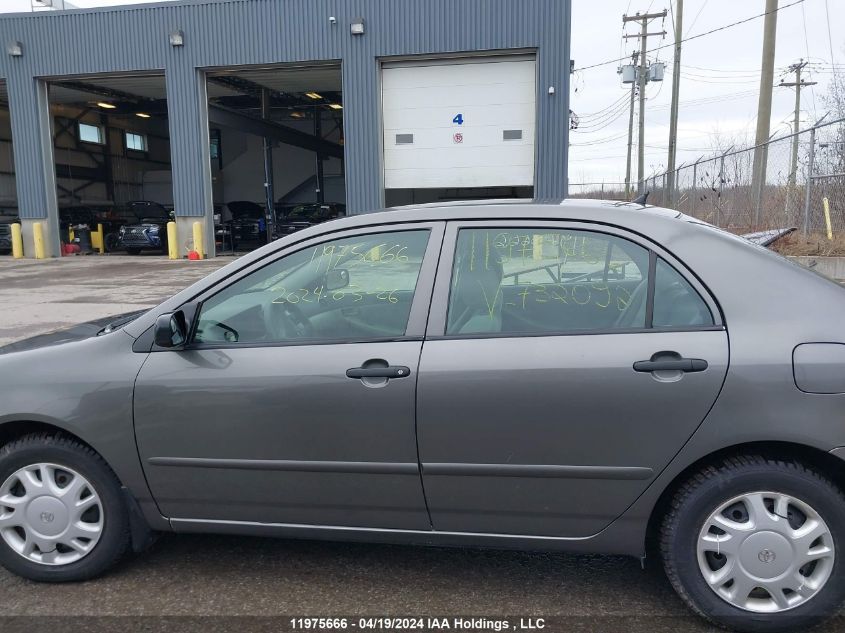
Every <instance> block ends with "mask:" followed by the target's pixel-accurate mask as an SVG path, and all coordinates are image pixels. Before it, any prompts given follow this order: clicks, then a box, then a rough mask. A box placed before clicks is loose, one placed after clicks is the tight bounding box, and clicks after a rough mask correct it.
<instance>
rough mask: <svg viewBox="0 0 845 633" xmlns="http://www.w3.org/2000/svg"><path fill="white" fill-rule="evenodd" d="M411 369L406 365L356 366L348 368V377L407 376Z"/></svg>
mask: <svg viewBox="0 0 845 633" xmlns="http://www.w3.org/2000/svg"><path fill="white" fill-rule="evenodd" d="M410 375H411V370H410V369H409V368H408V367H405V366H404V365H389V366H388V367H354V368H352V369H347V370H346V376H347V378H405V377H406V376H410Z"/></svg>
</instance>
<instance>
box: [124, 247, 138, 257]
mask: <svg viewBox="0 0 845 633" xmlns="http://www.w3.org/2000/svg"><path fill="white" fill-rule="evenodd" d="M126 253H127V254H129V255H140V254H141V249H140V248H127V249H126Z"/></svg>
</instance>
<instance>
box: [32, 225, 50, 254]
mask: <svg viewBox="0 0 845 633" xmlns="http://www.w3.org/2000/svg"><path fill="white" fill-rule="evenodd" d="M32 241H33V242H35V259H47V251H46V249H45V248H44V246H45V244H44V223H43V222H33V223H32Z"/></svg>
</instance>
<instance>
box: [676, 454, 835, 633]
mask: <svg viewBox="0 0 845 633" xmlns="http://www.w3.org/2000/svg"><path fill="white" fill-rule="evenodd" d="M754 491H770V492H780V493H785V494H788V495H791V496H792V497H794V498H796V499H800V500H801V501H803V502H804V503H806V504H808V505H809V506H810V507H812V508H813V509H815V511H816V512H818V513H819V515H821V517H822V518H823V519H824V522H825V523H826V524H827V526H828V528H829V530H830V532H831V536H832V538H833V543H834V552H835V554H834V563H833V569H832V572H831V575H830V577H829V578H828V580H827V582H826V583H825V585H824V586H823V587H822V588H821V589H820V590H819V592H818V593H817V594H816V595H815V596H813V597H811V598H810V599H808V600H807V601H806V602H804V603H803V604H800V605H798V606H795V607H793V608H791V609H788V610H785V611H782V612H780V613H770V614H764V613H755V612H751V611H746V610H743V609H740V608H738V607H735V606H733V605H732V604H730V603H729V602H727V601H726V600H723V599H722V598H721V597H720V596H719V595H717V594H716V592H715V591H714V590H713V589H711V588H710V586H709V585H708V584H707V582H706V581H705V580H704V577H703V576H702V573H701V570H700V569H699V564H698V559H697V550H696V545H697V540H698V535H699V532H700V531H701V529H702V526H703V525H704V522H705V521H706V520H707V519H708V517H709V516H710V514H711V513H712V512H713V511H715V510H716V509H717V508H718V507H719V505H721V504H723V503H725V502H727V501H729V500H731V499H733V498H734V497H737V496H739V495H742V494H745V493H749V492H754ZM843 547H845V495H843V493H842V491H841V490H840V489H839V488H838V487H837V486H836V485H835V484H833V483H832V482H831V481H830V480H829V479H828V478H826V477H825V476H823V475H821V474H820V473H819V472H817V471H815V470H813V469H812V468H809V467H807V466H804V465H802V464H800V463H797V462H794V461H783V460H779V459H772V458H767V457H763V456H760V455H743V456H736V457H730V458H725V459H724V460H722V461H720V462H718V463H715V464H713V465H711V466H708V467H706V468H704V469H702V470H701V471H699V472H698V473H696V474H695V475H693V476H692V477H691V478H690V479H689V480H688V481H687V482H686V483H684V484H683V485H682V486H681V488H680V489H679V490H678V491H677V493H676V494H675V496H674V498H673V499H672V502H671V505H670V508H669V511H668V513H667V514H666V516H665V518H664V520H663V525H662V528H661V533H660V550H661V555H662V558H663V564H664V569H665V571H666V575H667V576H668V578H669V581H670V582H671V584H672V586H673V587H674V589H675V591H676V592H677V593H678V595H679V596H680V597H681V599H682V600H683V601H684V602H685V603H686V604H687V606H689V608H690V609H692V611H694V612H695V613H697V614H698V615H700V616H702V617H703V618H705V619H707V620H709V621H710V622H711V623H713V624H715V625H717V626H721V627H724V628H729V629H732V630H737V631H748V632H754V633H775V632H781V631H799V630H805V629H806V628H808V627H811V626H814V625H817V624H819V623H821V622H822V621H824V620H825V619H826V618H828V617H830V616H831V615H833V614H834V613H836V611H837V609H838V608H839V607H840V605H841V604H842V602H843V600H845V573H843V572H845V561H843V557H845V550H843V549H842V548H843Z"/></svg>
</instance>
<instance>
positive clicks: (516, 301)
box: [417, 221, 728, 537]
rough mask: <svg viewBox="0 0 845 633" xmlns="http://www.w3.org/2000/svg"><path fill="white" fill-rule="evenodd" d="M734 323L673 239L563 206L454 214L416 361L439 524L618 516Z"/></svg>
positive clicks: (575, 526) (702, 395) (693, 400)
mask: <svg viewBox="0 0 845 633" xmlns="http://www.w3.org/2000/svg"><path fill="white" fill-rule="evenodd" d="M727 365H728V339H727V332H726V330H725V327H724V323H723V322H722V317H721V315H720V313H719V310H718V307H717V305H716V304H715V302H714V301H713V299H712V298H711V297H710V296H709V295H708V294H707V292H706V291H705V289H704V288H703V287H702V286H701V285H700V284H699V282H698V281H697V280H696V279H695V278H694V277H693V276H692V275H690V274H689V272H688V271H687V270H686V269H685V268H684V267H683V265H682V264H681V263H680V262H679V261H677V260H676V259H675V258H674V257H672V256H671V255H670V254H668V253H667V252H665V251H664V250H663V249H661V248H659V247H658V246H656V245H653V244H651V243H649V242H646V241H644V240H643V239H642V238H640V237H637V236H634V235H631V234H628V233H626V232H624V231H621V230H617V229H613V228H608V227H598V226H595V225H590V224H578V223H555V222H526V221H513V222H495V223H494V222H464V223H458V222H454V223H452V222H450V223H449V225H448V229H447V232H446V237H445V241H444V248H443V255H442V257H441V264H440V269H439V271H438V277H437V282H436V285H435V292H434V300H433V303H432V311H431V315H430V319H429V327H428V334H427V337H426V342H425V344H424V347H423V352H422V357H421V361H420V373H419V385H418V409H417V432H418V442H419V455H420V461H421V468H422V473H423V483H424V487H425V492H426V499H427V502H428V507H429V510H430V513H431V518H432V523H433V525H434V528H435V529H436V530H443V531H454V532H478V533H500V534H526V535H544V536H561V537H584V536H589V535H592V534H595V533H597V532H599V531H600V530H601V529H602V528H604V527H605V526H607V525H608V524H609V523H610V522H611V521H613V519H615V518H616V517H618V516H619V515H620V514H621V513H622V512H623V511H624V510H625V509H626V508H627V507H628V506H629V505H630V504H631V503H632V502H633V501H634V500H635V499H636V498H637V496H638V495H640V494H641V493H642V492H643V491H644V490H645V488H646V487H647V486H648V485H649V483H650V482H651V481H652V480H653V479H654V478H655V477H656V476H657V474H658V473H659V472H660V471H661V470H662V469H663V468H664V467H665V466H666V465H667V464H668V462H669V461H670V460H671V459H672V457H673V456H674V455H675V454H676V453H677V451H678V450H679V449H680V448H681V446H682V445H683V444H684V442H685V441H686V440H687V439H688V438H689V437H690V436H691V435H692V433H693V432H694V430H695V429H696V428H697V427H698V426H699V425H700V424H701V422H702V420H703V419H704V418H705V416H706V415H707V413H708V411H709V410H710V408H711V407H712V405H713V403H714V401H715V400H716V398H717V396H718V394H719V392H720V389H721V386H722V383H723V381H724V377H725V373H726V370H727Z"/></svg>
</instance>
